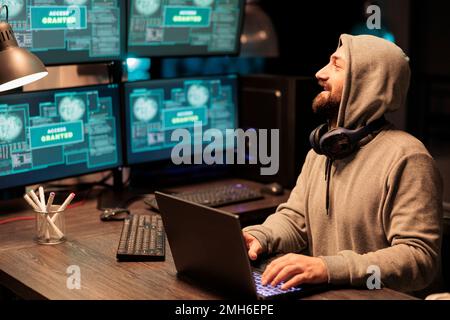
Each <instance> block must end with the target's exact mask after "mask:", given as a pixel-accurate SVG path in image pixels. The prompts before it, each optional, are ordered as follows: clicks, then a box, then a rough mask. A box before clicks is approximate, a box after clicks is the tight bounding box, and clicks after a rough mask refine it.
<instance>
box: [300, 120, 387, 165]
mask: <svg viewBox="0 0 450 320" xmlns="http://www.w3.org/2000/svg"><path fill="white" fill-rule="evenodd" d="M385 124H386V119H385V118H384V117H381V118H379V119H377V120H375V121H372V122H371V123H369V124H368V125H366V126H364V127H362V128H359V129H355V130H350V129H345V128H341V127H338V128H335V129H332V130H330V131H329V130H328V124H327V123H325V124H322V125H320V126H319V127H317V128H316V129H314V130H313V131H312V132H311V134H310V136H309V142H310V143H311V146H312V148H313V149H314V151H315V152H316V153H317V154H321V155H325V156H327V157H328V158H329V159H332V160H337V159H343V158H346V157H348V156H349V155H351V154H352V153H353V152H355V151H356V150H357V149H358V148H359V142H360V141H361V140H363V139H364V138H366V137H367V136H368V135H369V134H371V133H373V132H375V131H378V130H380V129H381V128H382V127H383V126H384V125H385Z"/></svg>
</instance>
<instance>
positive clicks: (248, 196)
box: [144, 183, 264, 210]
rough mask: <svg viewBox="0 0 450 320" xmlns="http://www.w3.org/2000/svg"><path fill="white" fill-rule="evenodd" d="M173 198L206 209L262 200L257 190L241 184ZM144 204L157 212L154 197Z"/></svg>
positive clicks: (178, 195)
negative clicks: (206, 207) (205, 207)
mask: <svg viewBox="0 0 450 320" xmlns="http://www.w3.org/2000/svg"><path fill="white" fill-rule="evenodd" d="M173 195H174V196H175V197H178V198H180V199H184V200H187V201H191V202H195V203H198V204H202V205H204V206H208V207H220V206H226V205H229V204H233V203H239V202H246V201H252V200H258V199H262V198H264V196H263V195H262V194H261V192H260V191H259V190H256V189H253V188H250V187H249V186H246V185H244V184H241V183H232V184H226V185H220V186H211V187H208V188H201V189H197V190H195V191H189V192H180V193H175V194H173ZM144 202H145V203H146V204H147V205H149V206H150V207H152V208H153V209H155V210H159V207H158V203H157V202H156V199H155V196H154V195H149V196H147V197H146V198H145V199H144Z"/></svg>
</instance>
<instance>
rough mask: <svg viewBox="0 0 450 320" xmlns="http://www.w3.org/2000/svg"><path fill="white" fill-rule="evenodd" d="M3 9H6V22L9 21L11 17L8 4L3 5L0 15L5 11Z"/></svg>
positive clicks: (0, 8)
mask: <svg viewBox="0 0 450 320" xmlns="http://www.w3.org/2000/svg"><path fill="white" fill-rule="evenodd" d="M3 9H6V20H5V21H6V22H8V19H9V9H8V6H7V5H6V4H3V5H2V6H1V7H0V15H1V14H2V12H3Z"/></svg>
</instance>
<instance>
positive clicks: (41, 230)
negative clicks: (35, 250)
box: [35, 206, 66, 245]
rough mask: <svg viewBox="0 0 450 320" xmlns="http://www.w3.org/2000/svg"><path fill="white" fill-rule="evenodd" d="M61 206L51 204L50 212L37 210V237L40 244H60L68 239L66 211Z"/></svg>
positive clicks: (36, 239)
mask: <svg viewBox="0 0 450 320" xmlns="http://www.w3.org/2000/svg"><path fill="white" fill-rule="evenodd" d="M59 207H60V206H51V208H50V210H48V212H44V211H38V210H36V211H35V212H36V237H35V241H36V242H37V243H39V244H48V245H51V244H58V243H62V242H64V241H66V225H65V216H64V211H58V209H59Z"/></svg>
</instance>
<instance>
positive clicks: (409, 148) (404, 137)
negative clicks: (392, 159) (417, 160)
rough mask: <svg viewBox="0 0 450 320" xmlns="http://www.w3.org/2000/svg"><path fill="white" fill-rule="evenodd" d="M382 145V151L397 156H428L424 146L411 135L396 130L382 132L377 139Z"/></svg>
mask: <svg viewBox="0 0 450 320" xmlns="http://www.w3.org/2000/svg"><path fill="white" fill-rule="evenodd" d="M378 143H379V144H381V145H383V146H382V149H384V150H386V151H388V150H389V151H390V152H392V153H396V154H397V155H398V156H409V155H415V154H426V155H430V154H429V152H428V150H427V148H426V147H425V146H424V144H423V143H422V142H421V141H420V140H419V139H417V138H416V137H414V136H413V135H411V134H409V133H407V132H405V131H402V130H398V129H389V130H386V131H384V132H383V134H381V135H380V137H379V139H378Z"/></svg>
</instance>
